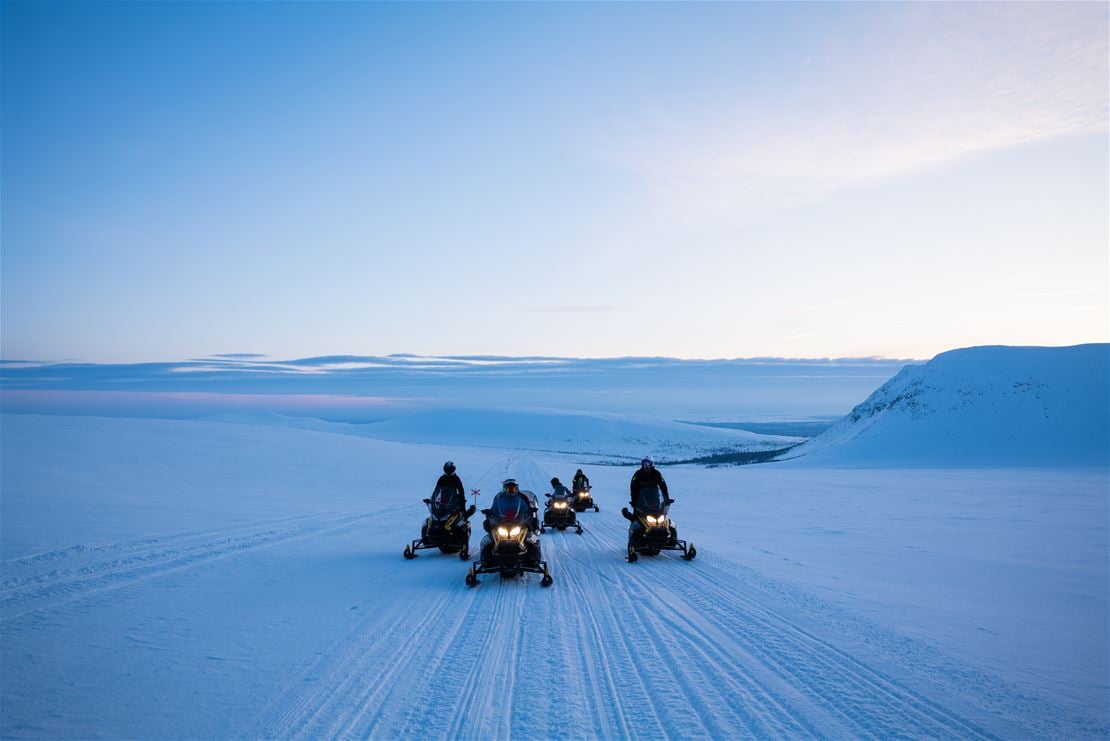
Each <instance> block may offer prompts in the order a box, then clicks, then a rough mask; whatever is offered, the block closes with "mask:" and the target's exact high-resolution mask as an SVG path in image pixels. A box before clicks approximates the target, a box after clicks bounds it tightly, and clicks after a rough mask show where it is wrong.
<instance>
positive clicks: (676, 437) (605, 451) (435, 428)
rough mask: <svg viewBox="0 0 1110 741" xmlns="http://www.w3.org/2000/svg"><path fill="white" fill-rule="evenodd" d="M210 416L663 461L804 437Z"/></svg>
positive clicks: (585, 417)
mask: <svg viewBox="0 0 1110 741" xmlns="http://www.w3.org/2000/svg"><path fill="white" fill-rule="evenodd" d="M209 419H211V420H213V421H222V422H238V423H241V424H256V425H275V426H279V427H299V428H302V429H310V430H317V431H320V432H335V433H339V434H342V435H358V436H361V437H371V438H374V439H376V440H389V441H392V442H410V443H422V444H428V443H430V444H433V445H451V446H464V447H487V448H498V449H506V450H515V451H518V452H520V453H530V454H536V453H561V454H570V455H574V456H577V457H579V458H580V459H581V460H583V461H588V462H590V463H594V462H598V463H632V462H638V461H639V460H640V459H641V458H642V457H643V456H644V454H645V453H651V454H652V455H654V456H655V457H657V458H659V459H660V460H662V461H681V460H690V459H692V458H700V457H704V456H709V455H714V454H719V453H735V452H737V451H743V452H753V451H769V450H780V449H783V448H788V447H792V446H794V445H797V444H799V443H801V442H802V441H803V438H799V437H784V436H781V435H761V434H757V433H754V432H747V431H745V430H736V429H725V428H721V427H707V426H702V425H697V424H689V423H680V422H670V421H665V420H658V419H643V418H635V417H628V416H625V415H618V414H602V413H592V414H588V413H585V412H581V413H577V414H567V413H560V412H556V411H552V410H542V409H530V410H511V411H510V410H491V409H437V410H435V411H423V412H415V413H411V414H407V415H405V416H402V417H398V418H396V419H392V420H388V421H385V422H376V423H371V424H346V423H342V422H328V421H325V420H320V419H311V418H306V417H289V416H284V415H277V414H221V415H216V416H214V417H210V418H209Z"/></svg>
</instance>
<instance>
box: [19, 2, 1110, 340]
mask: <svg viewBox="0 0 1110 741" xmlns="http://www.w3.org/2000/svg"><path fill="white" fill-rule="evenodd" d="M1108 12H1110V11H1108V6H1106V5H1105V4H1098V3H1086V4H1066V3H1054V4H1044V5H1038V4H1011V3H1005V4H1003V3H997V4H995V3H991V4H977V3H967V4H927V3H926V4H870V3H855V4H832V3H827V4H805V3H783V4H758V3H751V4H739V3H738V4H698V3H695V4H686V3H666V4H664V3H653V4H638V3H613V4H603V3H577V4H546V3H539V4H500V3H499V4H479V3H475V4H450V5H446V4H434V3H420V4H402V3H391V4H371V3H312V4H309V3H305V4H299V3H243V4H235V3H181V4H178V3H49V2H47V3H4V5H3V28H2V34H3V50H2V54H3V59H2V62H3V64H2V75H3V77H2V84H3V108H2V112H0V116H2V126H3V168H2V175H0V186H2V188H3V193H2V195H3V200H2V230H3V234H2V237H3V243H2V253H0V258H2V265H0V268H2V273H0V281H2V309H3V311H2V315H0V329H2V337H0V342H2V347H0V354H2V356H3V357H4V358H7V359H37V360H39V359H40V360H59V359H66V358H77V359H82V360H87V361H95V362H134V361H150V360H173V359H182V358H188V357H199V356H207V355H210V354H213V353H231V352H258V353H266V354H269V355H271V356H274V357H307V356H313V355H328V354H348V353H351V354H368V355H369V354H388V353H394V352H414V353H422V354H476V353H495V354H505V355H531V354H541V355H558V356H589V357H606V356H622V355H668V356H674V357H686V358H697V357H750V356H784V357H838V356H870V355H882V356H886V357H914V358H927V357H930V356H931V355H933V354H935V353H937V352H941V351H943V350H947V349H950V348H953V347H960V346H967V345H975V344H1048V345H1065V344H1074V343H1079V342H1091V341H1105V340H1106V339H1107V338H1108V337H1110V319H1108V318H1107V317H1108V316H1110V307H1108V295H1107V294H1108V288H1107V278H1108V275H1110V266H1108V257H1107V252H1108V250H1107V244H1108V238H1110V237H1108V226H1107V224H1108V220H1110V214H1108V206H1107V204H1108V202H1110V188H1108V175H1107V162H1108V158H1110V154H1108V151H1107V85H1106V80H1107V57H1108V43H1107V35H1108V30H1107V28H1108Z"/></svg>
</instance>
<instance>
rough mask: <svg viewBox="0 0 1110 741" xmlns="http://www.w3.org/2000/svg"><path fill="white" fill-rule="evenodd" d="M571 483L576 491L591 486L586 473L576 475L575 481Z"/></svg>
mask: <svg viewBox="0 0 1110 741" xmlns="http://www.w3.org/2000/svg"><path fill="white" fill-rule="evenodd" d="M571 483H572V485H573V486H574V490H575V491H582V490H583V489H588V488H590V479H589V478H588V477H587V476H586V474H582V475H581V476H577V475H576V476H575V477H574V481H573V482H571Z"/></svg>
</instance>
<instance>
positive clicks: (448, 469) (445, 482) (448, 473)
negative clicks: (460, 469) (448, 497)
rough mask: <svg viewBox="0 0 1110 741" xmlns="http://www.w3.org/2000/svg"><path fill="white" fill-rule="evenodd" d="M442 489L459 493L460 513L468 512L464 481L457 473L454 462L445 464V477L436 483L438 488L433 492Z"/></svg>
mask: <svg viewBox="0 0 1110 741" xmlns="http://www.w3.org/2000/svg"><path fill="white" fill-rule="evenodd" d="M441 489H447V490H453V491H457V492H458V493H459V499H458V511H459V512H466V489H464V488H463V483H462V479H460V478H459V475H458V474H457V473H455V464H454V463H453V462H452V461H447V462H446V463H444V464H443V475H442V476H440V477H439V480H437V481H436V486H435V488H434V489H433V490H432V491H439V490H441Z"/></svg>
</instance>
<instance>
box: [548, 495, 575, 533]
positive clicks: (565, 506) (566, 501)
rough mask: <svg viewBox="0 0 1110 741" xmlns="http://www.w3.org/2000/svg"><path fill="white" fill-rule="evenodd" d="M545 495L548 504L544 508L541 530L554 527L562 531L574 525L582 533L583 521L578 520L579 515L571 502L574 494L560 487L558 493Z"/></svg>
mask: <svg viewBox="0 0 1110 741" xmlns="http://www.w3.org/2000/svg"><path fill="white" fill-rule="evenodd" d="M544 496H545V497H547V506H546V507H544V510H543V524H542V525H540V532H541V533H542V532H546V529H547V528H549V527H553V528H555V529H557V530H559V531H560V532H562V531H564V530H566V529H567V528H568V527H573V528H574V529H575V530H576V531H577V532H578V534H579V535H581V534H582V523H580V522H579V521H578V516H577V515H576V514H574V506H573V504H572V502H571V500H572V499H573V497H574V495H573V494H569V493H568V492H567V490H566V489H560V490H559V493H557V494H544Z"/></svg>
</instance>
